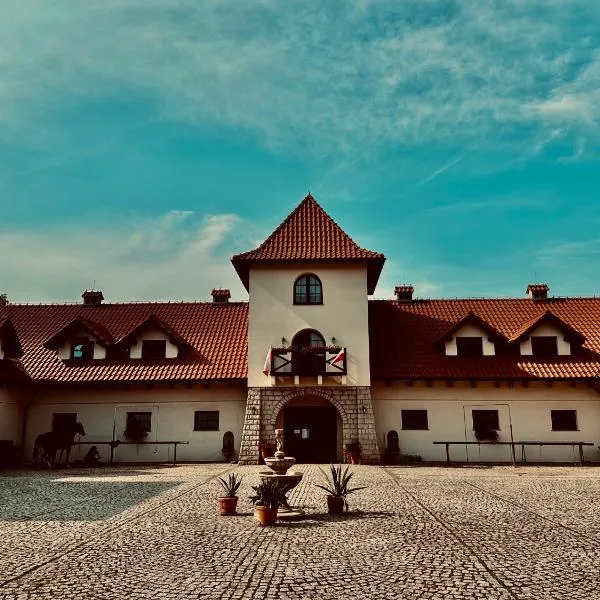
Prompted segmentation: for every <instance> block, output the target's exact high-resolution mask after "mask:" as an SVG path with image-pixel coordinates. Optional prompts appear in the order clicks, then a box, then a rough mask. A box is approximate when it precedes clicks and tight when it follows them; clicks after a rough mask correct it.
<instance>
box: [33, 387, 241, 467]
mask: <svg viewBox="0 0 600 600" xmlns="http://www.w3.org/2000/svg"><path fill="white" fill-rule="evenodd" d="M246 396H247V391H246V389H245V388H229V387H227V386H217V385H214V386H212V387H211V388H209V389H205V388H203V387H202V386H198V387H194V388H193V389H186V388H181V389H173V390H171V389H167V388H166V387H165V388H162V389H152V390H147V389H132V390H130V391H126V390H114V391H110V392H108V391H100V390H77V391H75V390H74V391H62V392H46V393H44V394H40V395H39V396H38V397H37V398H36V402H35V404H33V405H32V406H31V408H30V411H29V420H28V426H27V442H26V456H27V457H29V458H30V457H31V452H32V448H33V443H34V441H35V438H36V436H37V435H38V434H40V433H43V432H45V431H50V429H51V428H52V414H53V413H55V412H76V413H77V419H78V420H79V421H80V422H81V423H82V424H83V426H84V428H85V431H86V436H85V438H82V441H85V442H92V441H110V440H112V439H113V431H114V434H115V435H114V439H119V440H122V441H126V440H125V437H124V435H123V432H124V430H125V424H126V418H127V412H151V413H152V425H151V428H152V431H151V433H150V434H149V436H148V438H147V439H146V441H173V440H177V441H189V442H190V443H189V445H186V446H179V447H178V450H177V460H178V461H179V460H181V461H222V460H223V454H222V452H221V449H222V447H223V434H224V433H225V432H226V431H231V432H232V433H233V434H234V438H235V448H236V452H238V451H239V444H240V439H241V435H242V426H243V423H244V411H245V406H246ZM196 410H218V411H219V431H194V411H196ZM89 448H90V446H89V445H82V446H81V448H79V447H77V446H76V447H75V448H74V449H73V452H72V457H71V458H72V460H77V459H81V458H83V457H84V456H85V454H86V452H87V451H88V449H89ZM172 448H173V447H172V446H168V447H167V446H164V445H152V444H148V445H131V446H125V445H123V446H120V447H118V448H116V450H115V460H116V461H121V462H137V461H139V462H148V461H167V460H171V459H172V456H173V454H172V452H173V449H172ZM98 449H99V451H100V453H101V455H102V461H107V460H108V457H109V448H108V446H105V445H99V446H98Z"/></svg>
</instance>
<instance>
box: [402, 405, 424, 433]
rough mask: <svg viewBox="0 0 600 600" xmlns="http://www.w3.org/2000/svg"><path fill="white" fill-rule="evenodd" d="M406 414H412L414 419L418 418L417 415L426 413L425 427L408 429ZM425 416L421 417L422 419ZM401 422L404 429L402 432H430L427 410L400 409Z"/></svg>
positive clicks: (410, 427)
mask: <svg viewBox="0 0 600 600" xmlns="http://www.w3.org/2000/svg"><path fill="white" fill-rule="evenodd" d="M406 413H411V415H412V417H413V418H414V417H416V416H417V415H416V413H425V427H419V426H409V427H407V423H406V420H405V417H406ZM422 417H423V415H422V414H421V415H420V418H422ZM400 421H401V424H402V429H401V431H428V430H429V411H428V410H427V409H426V408H417V409H413V408H406V409H404V408H403V409H400ZM408 425H411V423H408ZM412 425H414V422H413V423H412ZM421 425H422V423H421Z"/></svg>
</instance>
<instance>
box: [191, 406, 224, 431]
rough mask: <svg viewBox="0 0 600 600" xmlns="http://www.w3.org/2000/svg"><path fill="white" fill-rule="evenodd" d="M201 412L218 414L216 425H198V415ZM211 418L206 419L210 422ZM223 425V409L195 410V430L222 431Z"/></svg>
mask: <svg viewBox="0 0 600 600" xmlns="http://www.w3.org/2000/svg"><path fill="white" fill-rule="evenodd" d="M200 414H203V415H216V427H215V426H214V425H213V426H212V427H207V426H205V427H198V416H199V415H200ZM209 421H210V420H209V419H206V422H207V423H209ZM220 427H221V411H219V410H195V411H194V431H220V430H221V429H220Z"/></svg>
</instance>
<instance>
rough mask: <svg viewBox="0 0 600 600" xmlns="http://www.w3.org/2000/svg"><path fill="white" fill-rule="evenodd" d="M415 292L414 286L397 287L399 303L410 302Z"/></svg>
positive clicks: (395, 290)
mask: <svg viewBox="0 0 600 600" xmlns="http://www.w3.org/2000/svg"><path fill="white" fill-rule="evenodd" d="M414 291H415V288H414V287H413V286H412V285H397V286H396V287H395V288H394V294H396V300H398V302H410V301H411V300H412V299H413V292H414Z"/></svg>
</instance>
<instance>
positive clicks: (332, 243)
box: [231, 194, 385, 294]
mask: <svg viewBox="0 0 600 600" xmlns="http://www.w3.org/2000/svg"><path fill="white" fill-rule="evenodd" d="M231 262H232V263H233V266H234V267H235V270H236V271H237V273H238V275H239V277H240V279H241V280H242V283H243V284H244V286H245V287H246V289H248V274H249V270H250V266H251V265H252V264H265V263H286V262H303V263H325V262H362V263H366V265H367V287H368V292H369V294H372V293H373V292H374V290H375V286H376V285H377V280H378V279H379V275H380V273H381V269H382V268H383V263H384V262H385V256H384V255H383V254H381V253H379V252H373V251H371V250H365V249H364V248H361V247H360V246H359V245H358V244H356V242H355V241H354V240H353V239H352V238H351V237H350V236H349V235H348V234H347V233H346V232H344V231H343V230H342V228H341V227H340V226H339V225H338V224H337V223H336V222H335V221H334V220H333V219H332V218H331V217H330V216H329V215H328V214H327V213H326V212H325V211H324V210H323V208H321V206H320V205H319V204H318V202H317V201H316V200H315V199H314V198H313V197H312V196H311V195H310V194H308V195H307V196H306V197H305V198H304V199H303V200H302V202H300V204H299V205H298V206H297V207H296V208H295V209H294V210H293V211H292V212H291V213H290V214H289V215H288V217H287V218H286V219H285V220H284V221H283V223H281V225H279V227H277V229H276V230H275V231H274V232H273V233H272V234H271V235H270V236H269V237H268V238H267V239H266V240H265V241H264V242H263V243H262V244H261V245H260V246H259V247H258V248H256V249H255V250H251V251H249V252H243V253H242V254H236V255H235V256H234V257H233V258H232V259H231Z"/></svg>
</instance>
